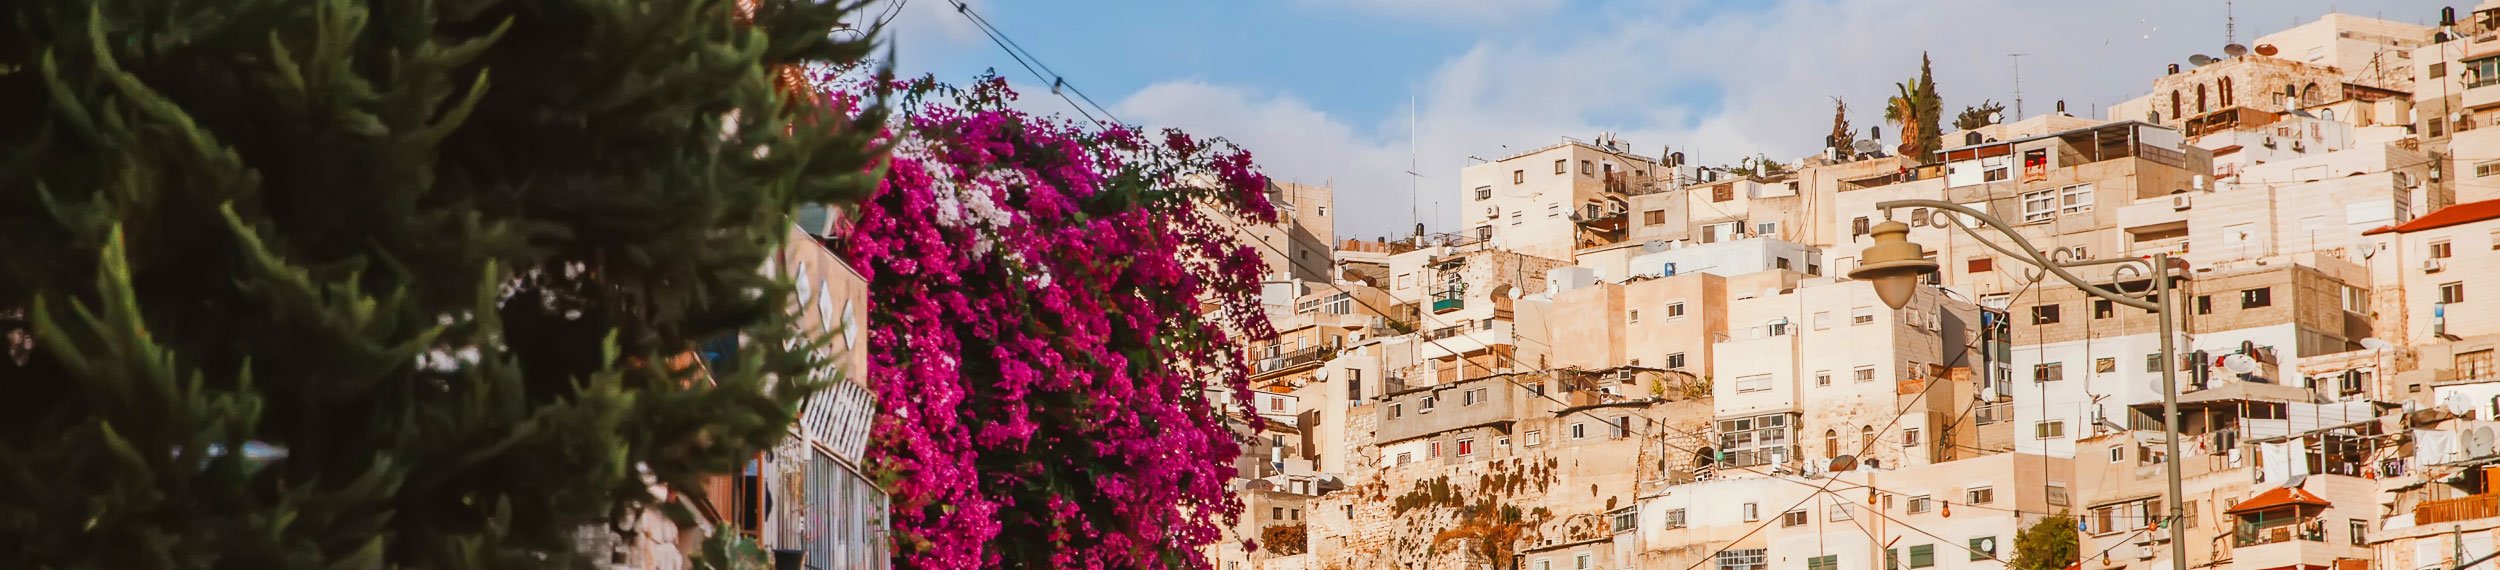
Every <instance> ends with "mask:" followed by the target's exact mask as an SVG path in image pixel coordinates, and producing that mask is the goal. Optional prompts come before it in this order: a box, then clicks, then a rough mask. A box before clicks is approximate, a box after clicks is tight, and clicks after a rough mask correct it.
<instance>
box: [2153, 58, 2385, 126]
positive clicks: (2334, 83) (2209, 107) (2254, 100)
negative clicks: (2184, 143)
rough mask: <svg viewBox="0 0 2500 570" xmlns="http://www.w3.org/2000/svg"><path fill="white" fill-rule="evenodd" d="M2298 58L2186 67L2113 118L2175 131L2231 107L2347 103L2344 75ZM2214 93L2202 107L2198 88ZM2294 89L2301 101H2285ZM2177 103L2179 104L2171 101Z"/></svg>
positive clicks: (2285, 108) (2289, 107)
mask: <svg viewBox="0 0 2500 570" xmlns="http://www.w3.org/2000/svg"><path fill="white" fill-rule="evenodd" d="M2296 55H2298V54H2277V57H2266V56H2260V55H2254V54H2251V55H2244V56H2239V57H2230V58H2225V59H2223V60H2222V61H2221V62H2219V63H2215V64H2212V65H2207V66H2203V67H2186V68H2183V69H2181V70H2180V71H2179V72H2178V73H2173V74H2169V75H2164V76H2162V77H2160V78H2158V79H2154V80H2153V89H2152V92H2151V93H2148V94H2146V95H2145V96H2143V97H2138V98H2135V99H2131V100H2128V101H2126V102H2124V103H2119V104H2117V105H2113V106H2111V107H2110V109H2109V118H2110V119H2111V120H2119V121H2127V120H2143V121H2146V122H2151V123H2155V124H2159V125H2163V126H2170V127H2176V126H2179V125H2181V124H2183V123H2185V120H2184V119H2183V118H2182V117H2196V116H2200V115H2204V114H2207V113H2213V112H2218V111H2221V110H2223V109H2227V108H2230V107H2245V108H2249V109H2256V110H2259V111H2264V112H2268V113H2281V112H2284V111H2289V110H2292V109H2296V108H2300V107H2305V106H2308V105H2318V104H2324V103H2329V102H2333V101H2336V100H2340V99H2343V98H2344V96H2343V85H2344V80H2343V76H2342V74H2341V73H2338V72H2337V71H2336V70H2335V69H2334V68H2332V67H2328V66H2327V65H2326V64H2311V63H2304V62H2299V61H2293V60H2290V59H2283V57H2287V56H2296ZM2226 78H2227V79H2229V80H2230V87H2229V89H2228V91H2229V97H2224V91H2225V90H2224V88H2223V80H2224V79H2226ZM2200 86H2201V87H2203V88H2204V89H2205V90H2206V92H2207V93H2209V95H2207V96H2206V100H2205V104H2204V105H2203V106H2202V108H2201V109H2200V108H2199V105H2198V104H2197V88H2198V87H2200ZM2286 86H2289V87H2292V88H2293V90H2294V91H2295V92H2296V93H2298V96H2297V97H2292V98H2285V97H2283V93H2284V87H2286ZM2174 98H2175V100H2176V101H2177V104H2176V105H2175V106H2174V105H2173V104H2172V101H2173V100H2174Z"/></svg>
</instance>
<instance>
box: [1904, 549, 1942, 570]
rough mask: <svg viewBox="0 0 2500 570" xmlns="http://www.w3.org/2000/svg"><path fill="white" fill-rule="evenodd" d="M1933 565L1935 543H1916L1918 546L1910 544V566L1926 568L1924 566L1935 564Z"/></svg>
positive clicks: (1934, 560) (1934, 561) (1934, 562)
mask: <svg viewBox="0 0 2500 570" xmlns="http://www.w3.org/2000/svg"><path fill="white" fill-rule="evenodd" d="M1935 565H1936V545H1933V544H1921V545H1918V546H1912V547H1910V567H1911V568H1926V567H1929V566H1935Z"/></svg>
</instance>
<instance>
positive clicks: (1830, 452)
mask: <svg viewBox="0 0 2500 570" xmlns="http://www.w3.org/2000/svg"><path fill="white" fill-rule="evenodd" d="M1836 457H1840V431H1839V430H1829V429H1827V430H1823V458H1824V459H1832V458H1836Z"/></svg>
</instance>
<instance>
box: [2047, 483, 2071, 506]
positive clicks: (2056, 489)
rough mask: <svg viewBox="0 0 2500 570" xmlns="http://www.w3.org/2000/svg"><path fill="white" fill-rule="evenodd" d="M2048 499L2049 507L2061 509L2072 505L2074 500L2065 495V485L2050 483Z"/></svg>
mask: <svg viewBox="0 0 2500 570" xmlns="http://www.w3.org/2000/svg"><path fill="white" fill-rule="evenodd" d="M2048 499H2049V506H2052V507H2063V506H2068V505H2070V504H2073V503H2074V498H2073V497H2072V496H2070V495H2068V494H2067V493H2066V484H2065V483H2050V484H2049V497H2048Z"/></svg>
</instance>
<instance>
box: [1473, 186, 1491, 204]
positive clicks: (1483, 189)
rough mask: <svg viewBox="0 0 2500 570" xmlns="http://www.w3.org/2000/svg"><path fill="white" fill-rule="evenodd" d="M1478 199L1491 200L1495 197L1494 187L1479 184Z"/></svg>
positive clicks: (1477, 188) (1477, 189)
mask: <svg viewBox="0 0 2500 570" xmlns="http://www.w3.org/2000/svg"><path fill="white" fill-rule="evenodd" d="M1476 199H1477V200H1479V201H1481V200H1491V199H1493V187H1491V186H1477V187H1476Z"/></svg>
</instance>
